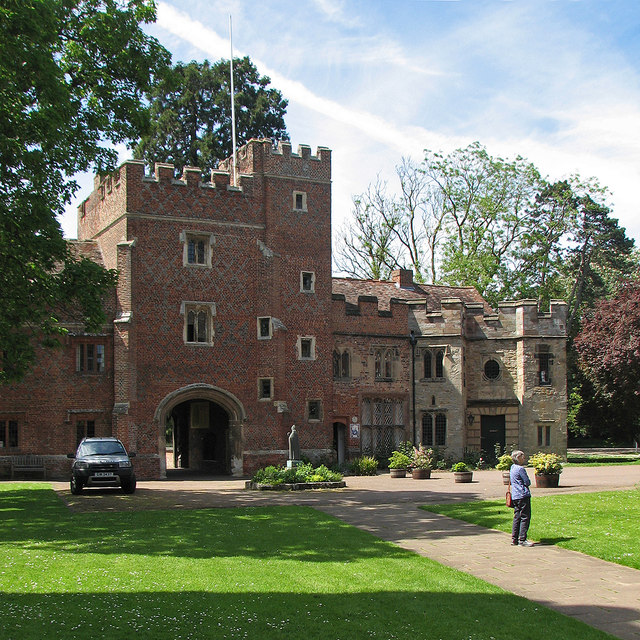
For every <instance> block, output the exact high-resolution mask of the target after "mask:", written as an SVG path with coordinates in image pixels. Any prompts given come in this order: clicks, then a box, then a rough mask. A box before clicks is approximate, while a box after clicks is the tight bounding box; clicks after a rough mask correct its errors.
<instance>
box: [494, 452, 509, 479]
mask: <svg viewBox="0 0 640 640" xmlns="http://www.w3.org/2000/svg"><path fill="white" fill-rule="evenodd" d="M512 464H513V460H512V459H511V456H510V455H509V454H508V453H503V454H502V455H501V456H500V457H499V458H498V464H497V465H496V469H500V471H502V484H509V483H510V482H511V475H510V473H509V470H510V469H511V465H512Z"/></svg>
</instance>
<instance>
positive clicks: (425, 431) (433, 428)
mask: <svg viewBox="0 0 640 640" xmlns="http://www.w3.org/2000/svg"><path fill="white" fill-rule="evenodd" d="M427 419H428V420H427ZM426 422H428V424H426ZM421 425H422V438H421V444H423V445H424V446H426V447H446V446H447V413H446V411H443V410H442V409H439V410H437V411H427V412H425V413H423V414H422V420H421ZM425 436H426V437H425Z"/></svg>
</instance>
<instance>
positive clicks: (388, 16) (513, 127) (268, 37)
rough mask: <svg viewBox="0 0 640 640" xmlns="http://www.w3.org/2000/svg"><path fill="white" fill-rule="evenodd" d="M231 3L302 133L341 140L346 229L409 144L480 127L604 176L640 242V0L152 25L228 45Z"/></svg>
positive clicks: (490, 142) (225, 51)
mask: <svg viewBox="0 0 640 640" xmlns="http://www.w3.org/2000/svg"><path fill="white" fill-rule="evenodd" d="M229 15H232V18H233V44H234V54H235V55H236V56H244V55H248V56H249V57H250V58H251V59H252V60H253V62H254V63H255V64H256V66H257V67H258V69H259V71H260V72H261V73H262V74H265V75H269V76H270V77H271V80H272V84H273V85H274V86H275V87H277V88H278V89H280V90H281V91H282V92H283V94H284V96H285V97H286V98H287V99H288V100H289V107H288V111H287V117H286V122H287V126H288V129H289V133H290V136H291V142H292V144H293V146H294V149H295V147H296V146H297V145H298V144H308V145H310V146H311V147H312V149H314V150H315V148H316V147H318V146H324V147H329V148H330V149H332V151H333V212H332V216H333V224H334V229H336V228H339V226H340V225H341V224H343V223H344V221H345V220H347V219H348V217H349V213H350V210H351V199H352V196H353V195H354V194H358V193H362V192H363V191H364V190H365V189H366V188H367V186H368V185H369V184H370V183H372V182H374V181H375V180H376V178H377V177H378V176H380V178H381V179H382V180H387V181H388V183H389V186H390V187H393V186H395V183H394V176H395V172H394V168H395V166H396V165H397V164H399V163H400V161H401V159H402V158H403V157H411V158H413V159H414V160H420V159H421V158H422V157H423V150H424V149H425V148H428V149H431V150H440V151H444V152H449V151H452V150H453V149H456V148H459V147H464V146H467V145H468V144H470V143H472V142H474V141H476V140H477V141H479V142H480V143H482V144H483V145H484V146H486V147H487V149H488V151H489V153H491V154H492V155H499V156H502V157H505V158H514V157H515V156H516V155H522V156H524V157H526V158H528V159H529V160H531V161H532V162H534V163H535V164H536V165H537V166H538V168H539V169H540V170H541V172H542V173H543V175H547V176H549V177H550V178H551V179H559V178H562V177H565V176H568V175H570V174H572V173H576V172H577V173H579V174H580V175H581V176H582V177H584V178H587V177H591V176H595V177H596V178H597V179H598V180H599V182H600V183H601V184H603V185H606V186H608V187H609V189H610V190H611V192H612V195H611V198H610V205H611V207H612V210H613V214H612V215H613V216H614V217H617V218H618V219H619V220H620V224H621V225H622V226H624V227H625V228H626V229H627V233H628V235H629V236H631V237H634V238H635V239H636V243H637V244H640V215H639V209H640V207H639V206H638V193H637V192H638V188H639V187H640V3H639V2H638V0H521V1H520V0H512V1H506V0H486V1H485V0H389V1H385V0H202V1H200V0H187V1H184V0H183V1H181V2H178V1H175V0H159V1H158V21H157V23H156V24H155V25H153V26H151V27H150V28H149V29H148V30H149V32H150V33H152V34H153V35H154V36H156V37H157V38H158V39H159V40H160V41H161V42H162V44H164V46H166V47H167V48H168V49H169V50H170V51H171V52H172V54H173V60H174V62H175V61H179V60H180V61H185V62H186V61H189V60H203V59H205V58H208V59H209V60H212V61H213V60H218V59H220V58H222V57H224V58H228V57H229ZM128 155H129V154H128V153H124V154H123V156H122V159H123V160H124V159H125V158H126V157H127V156H128ZM81 184H82V190H81V191H80V192H79V194H78V200H77V201H76V202H74V203H73V206H71V207H70V208H69V211H68V213H67V215H65V216H64V218H63V220H62V224H63V229H64V231H65V234H66V235H67V236H68V237H75V235H76V231H75V224H76V223H75V220H76V212H75V206H77V204H78V202H79V201H80V200H81V199H83V198H84V197H86V196H87V195H88V192H89V190H90V188H91V181H90V180H89V179H88V177H86V176H85V177H82V178H81Z"/></svg>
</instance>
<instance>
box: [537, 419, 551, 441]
mask: <svg viewBox="0 0 640 640" xmlns="http://www.w3.org/2000/svg"><path fill="white" fill-rule="evenodd" d="M538 446H539V447H550V446H551V425H549V424H539V425H538Z"/></svg>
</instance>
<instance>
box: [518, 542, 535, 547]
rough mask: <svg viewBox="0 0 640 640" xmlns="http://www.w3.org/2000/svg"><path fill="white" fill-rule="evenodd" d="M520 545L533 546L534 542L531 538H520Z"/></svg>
mask: <svg viewBox="0 0 640 640" xmlns="http://www.w3.org/2000/svg"><path fill="white" fill-rule="evenodd" d="M518 546H520V547H533V542H531V541H530V540H520V542H518Z"/></svg>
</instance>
